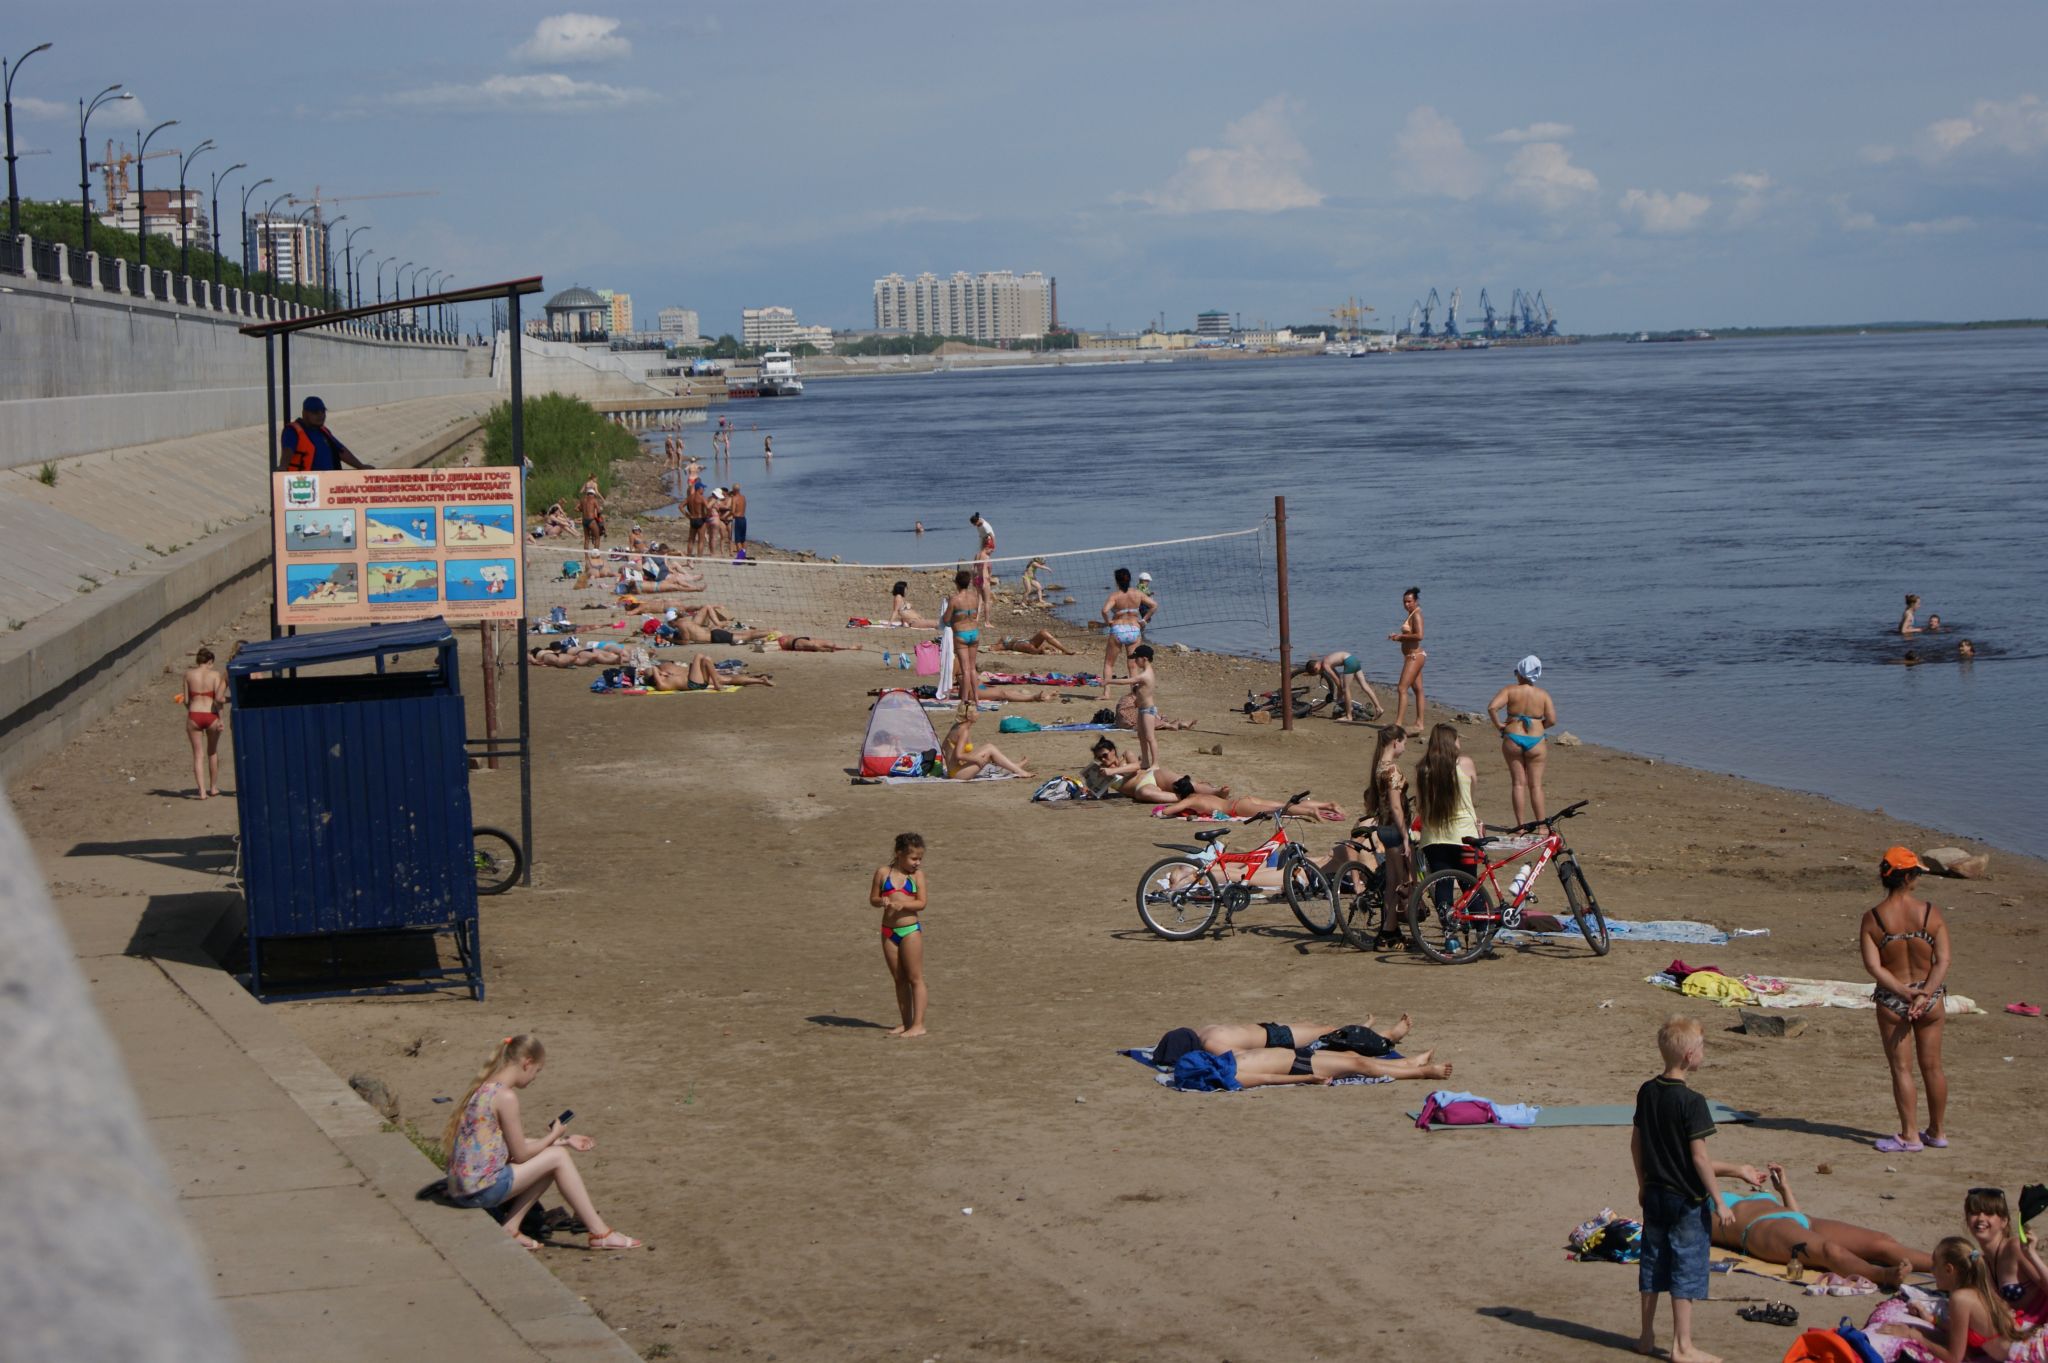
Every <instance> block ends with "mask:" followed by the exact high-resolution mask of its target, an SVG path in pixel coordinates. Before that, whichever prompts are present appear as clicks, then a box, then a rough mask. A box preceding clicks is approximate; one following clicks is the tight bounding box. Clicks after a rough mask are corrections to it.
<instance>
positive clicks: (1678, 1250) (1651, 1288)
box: [1636, 1186, 1714, 1301]
mask: <svg viewBox="0 0 2048 1363" xmlns="http://www.w3.org/2000/svg"><path fill="white" fill-rule="evenodd" d="M1713 1247H1714V1204H1713V1203H1711V1202H1692V1201H1689V1200H1688V1199H1687V1198H1686V1197H1685V1195H1684V1194H1683V1193H1678V1192H1674V1191H1672V1190H1671V1189H1669V1188H1662V1187H1654V1186H1653V1187H1649V1188H1645V1189H1644V1190H1643V1257H1642V1261H1641V1262H1640V1263H1639V1264H1638V1265H1637V1269H1636V1284H1637V1290H1638V1291H1640V1292H1669V1293H1670V1294H1671V1295H1672V1296H1673V1297H1675V1298H1678V1299H1681V1300H1684V1301H1705V1300H1706V1297H1707V1260H1708V1258H1709V1256H1710V1253H1711V1251H1712V1250H1713Z"/></svg>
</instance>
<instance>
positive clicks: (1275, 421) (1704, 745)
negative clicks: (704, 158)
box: [691, 330, 2048, 853]
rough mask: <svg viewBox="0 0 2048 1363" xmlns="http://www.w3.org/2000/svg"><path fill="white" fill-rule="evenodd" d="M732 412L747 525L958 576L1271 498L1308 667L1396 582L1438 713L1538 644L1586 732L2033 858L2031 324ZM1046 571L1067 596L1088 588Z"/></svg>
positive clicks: (2039, 750) (2046, 802) (835, 388)
mask: <svg viewBox="0 0 2048 1363" xmlns="http://www.w3.org/2000/svg"><path fill="white" fill-rule="evenodd" d="M726 410H728V411H729V412H730V413H731V414H732V415H733V417H734V419H735V420H736V421H737V422H738V423H739V425H740V427H741V429H742V432H743V434H742V435H741V436H740V437H739V438H738V439H737V440H736V441H735V445H736V448H737V450H738V455H737V456H736V461H735V462H736V464H737V469H736V470H735V472H734V474H733V476H734V477H738V478H741V479H742V481H746V483H747V488H748V493H749V497H750V500H751V503H752V505H751V507H750V508H749V509H750V512H751V516H750V520H751V524H752V529H753V533H754V535H755V536H756V537H757V538H760V539H764V540H767V541H769V542H772V543H781V544H787V545H792V546H800V547H806V548H812V549H816V550H818V551H819V552H821V553H826V554H840V555H843V556H845V557H846V558H847V559H849V560H860V561H869V562H890V561H897V562H901V561H905V560H907V559H918V560H932V559H941V558H946V557H949V556H953V555H959V556H965V555H967V554H969V553H971V552H972V549H973V537H972V534H971V532H970V531H969V530H968V529H967V527H966V525H965V520H966V516H967V513H968V512H969V511H970V510H980V511H982V512H984V513H985V514H987V515H988V516H989V517H990V519H991V520H993V521H994V522H995V524H996V525H997V526H998V527H999V528H1000V531H1001V552H1002V553H1003V554H1005V555H1009V554H1013V553H1024V552H1039V551H1054V550H1065V549H1082V548H1088V547H1092V546H1098V545H1110V544H1122V543H1129V542H1132V541H1135V540H1151V539H1158V538H1165V537H1168V536H1176V535H1189V534H1198V533H1203V532H1206V531H1221V530H1231V529H1237V528H1240V527H1242V526H1245V525H1248V524H1251V523H1254V522H1255V521H1257V520H1258V519H1259V518H1260V517H1261V516H1264V515H1268V514H1270V511H1271V507H1272V498H1273V496H1274V494H1276V493H1284V494H1285V495H1286V496H1287V499H1288V519H1289V535H1288V542H1289V550H1290V558H1291V573H1290V579H1291V582H1292V588H1293V627H1294V638H1295V640H1296V644H1295V648H1296V653H1297V655H1299V654H1300V653H1302V652H1303V651H1304V649H1306V648H1314V649H1315V650H1317V651H1322V650H1325V649H1329V648H1336V647H1345V648H1350V649H1353V650H1355V651H1356V652H1358V653H1359V654H1360V655H1361V656H1362V657H1363V658H1364V659H1365V660H1366V664H1367V673H1368V675H1369V676H1370V677H1371V678H1372V679H1373V680H1374V681H1375V683H1377V684H1381V685H1382V686H1385V685H1387V684H1388V683H1390V682H1391V679H1392V675H1393V673H1394V671H1395V669H1396V667H1397V656H1396V654H1397V651H1396V647H1395V645H1393V644H1391V643H1388V642H1386V635H1387V633H1388V632H1389V631H1390V630H1392V629H1394V628H1395V627H1396V626H1397V625H1398V624H1399V622H1400V593H1401V589H1402V588H1403V587H1405V586H1407V585H1409V584H1411V583H1414V584H1419V585H1421V586H1422V588H1423V607H1424V611H1425V614H1426V617H1427V622H1428V634H1429V638H1428V649H1429V665H1428V672H1427V674H1426V678H1425V680H1426V685H1427V688H1428V691H1429V694H1430V696H1431V698H1432V699H1436V700H1441V701H1446V702H1450V703H1453V704H1457V705H1463V706H1468V707H1476V706H1477V705H1479V704H1482V703H1483V702H1484V701H1485V700H1486V698H1487V697H1488V696H1490V695H1491V694H1492V693H1493V691H1494V689H1495V688H1496V687H1498V686H1499V685H1501V684H1503V683H1504V682H1506V681H1508V680H1509V675H1508V674H1509V670H1510V667H1511V665H1512V663H1513V661H1514V660H1515V659H1516V658H1519V657H1520V656H1521V655H1522V654H1524V653H1528V652H1535V653H1537V654H1540V655H1541V656H1542V658H1543V662H1544V676H1543V683H1544V685H1545V686H1547V687H1548V688H1550V690H1551V691H1552V693H1553V694H1554V695H1555V697H1556V698H1557V703H1558V708H1559V713H1560V716H1561V718H1562V720H1563V724H1564V727H1565V728H1567V729H1569V730H1571V731H1572V732H1574V733H1576V734H1578V735H1579V736H1580V737H1582V738H1585V739H1587V740H1589V741H1593V742H1600V743H1608V744H1613V745H1615V746H1618V747H1622V748H1626V749H1630V750H1633V751H1636V752H1640V753H1644V754H1649V755H1653V756H1658V757H1662V758H1667V759H1670V760H1674V761H1679V762H1684V763H1688V764H1691V765H1696V766H1701V767H1706V768H1709V769H1713V770H1719V771H1727V772H1733V773H1737V774H1740V775H1742V776H1747V777H1750V778H1753V779H1756V780H1761V781H1766V782H1770V783H1772V784H1775V785H1780V786H1787V787H1792V788H1795V789H1801V790H1811V791H1816V792H1819V793H1821V794H1825V795H1828V796H1832V797H1834V798H1836V799H1839V800H1843V801H1847V802H1849V803H1852V804H1857V805H1862V806H1865V807H1881V808H1883V809H1885V810H1887V811H1889V812H1890V813H1893V814H1896V815H1899V816H1901V817H1903V818H1908V819H1911V820H1914V821H1916V822H1924V823H1928V824H1932V825H1934V826H1936V827H1939V828H1944V829H1948V830H1951V831H1953V832H1956V833H1961V834H1966V835H1970V836H1975V837H1981V838H1985V839H1988V840H1990V841H1992V842H1995V843H1998V844H2001V845H2003V846H2006V847H2011V848H2016V849H2020V850H2024V851H2029V852H2034V853H2048V791H2044V785H2043V782H2042V780H2041V779H2040V777H2039V774H2038V772H2037V771H2036V768H2037V767H2038V765H2039V761H2040V758H2041V757H2042V756H2043V755H2044V754H2048V741H2044V739H2043V738H2042V736H2041V733H2040V731H2039V730H2038V729H2037V728H2036V727H2035V726H2036V725H2037V724H2040V723H2041V721H2039V720H2036V719H2034V718H2033V716H2032V713H2031V710H2030V709H2029V707H2030V706H2031V705H2032V704H2034V703H2035V702H2037V701H2038V700H2039V699H2040V698H2041V697H2042V695H2043V694H2044V691H2048V556H2044V553H2043V549H2044V545H2048V533H2044V525H2048V332H2043V331H2039V330H2034V331H2010V332H1985V333H1971V334H1953V333H1952V334H1928V335H1918V336H1864V337H1852V336H1844V337H1828V338H1813V339H1786V340H1758V341H1727V340H1721V341H1714V342H1711V343H1699V344H1681V345H1619V344H1604V345H1584V346H1570V347H1553V348H1546V349H1530V350H1519V349H1518V350H1495V351H1490V352H1482V351H1466V352H1454V353H1440V354H1413V355H1398V356H1375V357H1369V358H1361V359H1356V360H1336V359H1321V358H1317V359H1306V360H1283V361H1243V362H1235V363H1231V362H1221V363H1177V364H1143V365H1136V364H1134V365H1115V366H1101V367H1093V368H1080V367H1067V368H1063V369H1057V370H1043V369H1019V370H1004V371H999V372H990V373H972V372H956V373H946V374H935V375H928V376H918V377H902V378H888V379H855V380H839V381H813V382H811V383H810V385H809V387H808V391H807V392H806V394H805V395H804V397H803V398H802V399H800V400H797V401H790V402H775V403H759V404H755V403H744V404H735V405H734V406H733V407H731V408H729V409H726ZM753 427H759V428H761V429H762V430H765V431H769V432H772V433H773V435H774V439H775V453H776V458H775V460H774V462H773V467H772V469H771V468H766V467H764V465H763V461H762V459H761V457H760V454H759V450H760V443H761V442H760V436H759V434H757V433H755V432H754V431H752V430H750V429H749V428H753ZM704 443H708V442H704ZM691 446H692V449H693V450H696V449H698V448H699V446H700V441H699V440H698V439H696V438H693V439H692V440H691ZM917 519H921V520H923V521H924V523H925V525H926V526H927V527H929V528H931V530H932V533H929V534H927V535H926V536H924V537H923V538H922V539H918V540H913V539H911V538H909V537H907V532H908V531H909V529H910V526H911V523H912V522H913V520H917ZM941 527H943V529H941ZM1069 585H1071V586H1073V587H1074V589H1075V592H1076V595H1077V596H1078V597H1081V598H1083V601H1082V604H1083V606H1085V607H1087V608H1088V609H1089V610H1092V609H1093V607H1094V605H1095V600H1094V599H1091V598H1093V597H1094V594H1095V592H1096V590H1097V588H1099V587H1103V586H1106V584H1091V583H1070V584H1069ZM1160 587H1161V593H1162V596H1163V597H1165V598H1166V599H1167V600H1168V601H1169V602H1171V600H1172V593H1173V592H1174V589H1175V584H1173V583H1171V582H1161V584H1160ZM1908 591H1912V592H1917V593H1919V594H1920V596H1921V597H1922V600H1923V605H1922V609H1921V618H1922V619H1923V621H1924V619H1925V617H1926V615H1927V613H1928V612H1930V611H1932V612H1935V613H1938V614H1940V615H1941V617H1942V620H1943V623H1944V625H1945V626H1946V627H1947V628H1948V629H1949V630H1951V631H1953V633H1951V634H1948V635H1943V636H1936V637H1935V638H1932V639H1921V640H1916V641H1913V643H1914V645H1915V646H1916V647H1917V648H1918V649H1919V651H1920V652H1921V653H1923V654H1926V655H1928V656H1930V657H1931V658H1932V659H1933V661H1930V662H1928V663H1925V664H1923V665H1921V666H1917V667H1902V666H1897V665H1894V664H1895V663H1896V661H1897V659H1898V658H1899V657H1900V656H1901V655H1902V654H1903V653H1904V652H1905V650H1906V648H1907V647H1908V643H1907V641H1904V640H1901V639H1899V638H1898V637H1897V636H1896V635H1890V634H1888V630H1890V628H1891V627H1893V626H1894V625H1895V624H1896V623H1897V619H1898V615H1899V610H1900V606H1901V601H1902V597H1903V595H1904V593H1906V592H1908ZM1164 636H1165V637H1166V638H1169V639H1170V638H1176V637H1179V638H1184V639H1186V641H1187V642H1189V643H1192V644H1196V645H1208V646H1214V647H1228V648H1234V649H1236V650H1238V651H1244V652H1259V651H1265V652H1268V653H1269V654H1270V652H1271V650H1272V649H1273V647H1274V641H1273V639H1272V638H1271V637H1270V636H1264V637H1251V636H1248V635H1247V634H1246V633H1245V631H1243V630H1241V629H1229V628H1218V629H1213V630H1210V631H1207V632H1205V631H1203V630H1200V629H1192V630H1188V631H1186V632H1185V633H1182V634H1179V635H1176V634H1175V632H1174V631H1173V630H1172V629H1171V628H1168V629H1167V630H1165V631H1164ZM1964 636H1967V637H1969V638H1971V639H1972V640H1973V641H1975V642H1976V643H1977V645H1978V647H1979V649H1980V650H1981V652H1980V655H1979V657H1978V659H1977V660H1976V661H1975V662H1973V663H1969V664H1959V663H1958V662H1956V661H1955V659H1954V642H1955V640H1956V639H1957V638H1961V637H1964Z"/></svg>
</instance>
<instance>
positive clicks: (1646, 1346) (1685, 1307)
mask: <svg viewBox="0 0 2048 1363" xmlns="http://www.w3.org/2000/svg"><path fill="white" fill-rule="evenodd" d="M1657 1050H1658V1052H1659V1053H1660V1054H1661V1055H1662V1056H1663V1057H1664V1072H1663V1073H1661V1074H1659V1075H1658V1076H1657V1077H1656V1078H1654V1079H1652V1080H1650V1081H1649V1082H1648V1083H1646V1084H1644V1085H1643V1086H1642V1088H1640V1089H1638V1090H1637V1091H1636V1117H1635V1131H1634V1133H1633V1134H1632V1135H1630V1137H1629V1143H1628V1148H1629V1155H1630V1157H1631V1158H1632V1159H1634V1161H1635V1166H1636V1192H1637V1195H1638V1196H1639V1198H1640V1199H1641V1201H1642V1207H1643V1245H1642V1262H1641V1264H1640V1265H1639V1267H1638V1270H1637V1283H1636V1286H1637V1288H1638V1290H1640V1291H1641V1293H1642V1298H1643V1332H1642V1336H1641V1338H1640V1339H1638V1340H1637V1342H1636V1351H1637V1352H1638V1353H1643V1354H1648V1353H1650V1352H1652V1351H1653V1350H1654V1349H1655V1348H1656V1345H1657V1332H1656V1322H1657V1296H1658V1294H1659V1293H1663V1292H1668V1293H1670V1294H1671V1332H1672V1344H1671V1363H1708V1360H1713V1359H1714V1356H1713V1355H1712V1354H1709V1353H1705V1352H1702V1351H1701V1350H1700V1349H1698V1348H1695V1347H1694V1345H1693V1342H1692V1304H1693V1303H1694V1302H1696V1301H1704V1300H1705V1299H1706V1296H1707V1259H1708V1254H1709V1252H1710V1251H1711V1250H1712V1248H1713V1228H1714V1225H1715V1223H1717V1222H1718V1223H1721V1224H1724V1225H1727V1224H1732V1223H1733V1222H1734V1217H1733V1216H1732V1215H1731V1214H1730V1213H1729V1211H1728V1208H1727V1207H1726V1206H1725V1205H1723V1203H1722V1202H1721V1200H1720V1199H1719V1198H1718V1197H1716V1196H1715V1195H1714V1180H1715V1179H1717V1178H1741V1179H1746V1180H1748V1182H1749V1183H1750V1185H1751V1186H1752V1187H1757V1188H1761V1187H1762V1186H1763V1185H1764V1176H1763V1175H1762V1174H1760V1173H1758V1172H1757V1170H1756V1168H1755V1167H1754V1166H1753V1165H1748V1164H1722V1163H1719V1162H1717V1161H1715V1160H1713V1159H1711V1158H1709V1157H1708V1155H1707V1138H1708V1137H1709V1136H1711V1135H1713V1134H1714V1119H1713V1116H1712V1114H1711V1113H1710V1112H1709V1111H1708V1110H1707V1100H1706V1099H1704V1098H1702V1097H1700V1095H1699V1094H1697V1093H1695V1092H1693V1091H1692V1088H1691V1087H1690V1086H1689V1085H1688V1084H1687V1083H1686V1082H1685V1079H1686V1076H1687V1075H1689V1074H1691V1073H1692V1072H1693V1071H1694V1070H1696V1069H1698V1068H1699V1067H1700V1063H1701V1062H1702V1061H1703V1060H1705V1059H1706V1054H1707V1048H1706V1039H1705V1037H1704V1035H1703V1034H1702V1033H1701V1031H1700V1024H1699V1023H1698V1022H1697V1021H1695V1020H1694V1019H1692V1018H1684V1017H1674V1018H1671V1019H1670V1020H1669V1021H1667V1022H1665V1024H1664V1025H1663V1026H1662V1027H1660V1028H1658V1029H1657ZM1715 1363H1718V1360H1715Z"/></svg>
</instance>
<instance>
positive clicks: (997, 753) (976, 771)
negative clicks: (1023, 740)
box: [939, 705, 1033, 781]
mask: <svg viewBox="0 0 2048 1363" xmlns="http://www.w3.org/2000/svg"><path fill="white" fill-rule="evenodd" d="M974 717H975V709H974V707H973V706H971V705H962V706H961V707H960V708H959V709H958V710H957V711H955V712H954V719H953V727H952V728H950V729H948V730H946V736H945V737H944V738H943V739H941V740H939V769H940V770H941V771H943V772H945V774H946V779H947V780H949V781H972V780H973V779H974V778H975V777H977V776H979V775H981V773H982V771H983V770H984V769H985V768H987V767H990V766H995V767H999V768H1001V769H1002V770H1004V771H1006V772H1009V773H1010V774H1011V775H1012V776H1030V775H1032V774H1033V773H1032V772H1031V771H1030V770H1029V769H1027V768H1026V767H1025V766H1024V764H1023V763H1021V762H1013V761H1011V760H1010V759H1009V758H1008V757H1005V756H1004V755H1003V750H1002V749H1000V748H998V747H995V746H993V745H992V744H988V743H983V744H981V745H980V746H979V747H977V746H975V743H974Z"/></svg>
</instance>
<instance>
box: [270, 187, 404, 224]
mask: <svg viewBox="0 0 2048 1363" xmlns="http://www.w3.org/2000/svg"><path fill="white" fill-rule="evenodd" d="M440 192H441V191H440V190H438V189H394V190H389V191H387V192H385V193H382V194H330V195H327V196H325V197H322V196H321V193H320V186H318V185H314V186H313V195H312V197H311V198H306V199H302V198H300V197H299V196H298V195H296V194H287V195H286V196H285V200H284V201H285V202H286V203H287V204H289V205H291V206H292V207H293V208H297V207H299V206H300V205H302V204H311V205H312V206H313V207H315V208H318V207H320V206H321V205H323V204H346V203H357V202H359V201H361V200H363V199H431V198H433V197H434V196H436V195H438V194H439V193H440ZM313 216H314V217H316V218H319V217H324V216H325V214H321V213H315V214H314V215H313Z"/></svg>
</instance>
